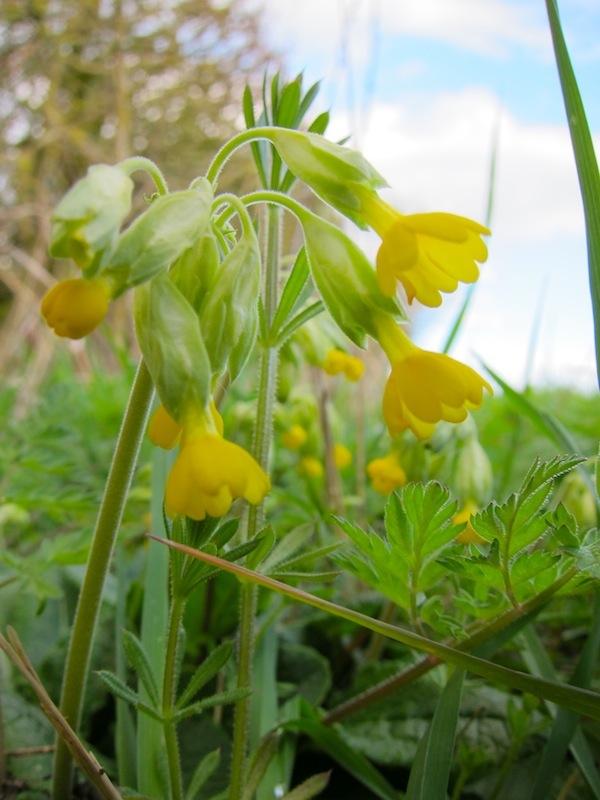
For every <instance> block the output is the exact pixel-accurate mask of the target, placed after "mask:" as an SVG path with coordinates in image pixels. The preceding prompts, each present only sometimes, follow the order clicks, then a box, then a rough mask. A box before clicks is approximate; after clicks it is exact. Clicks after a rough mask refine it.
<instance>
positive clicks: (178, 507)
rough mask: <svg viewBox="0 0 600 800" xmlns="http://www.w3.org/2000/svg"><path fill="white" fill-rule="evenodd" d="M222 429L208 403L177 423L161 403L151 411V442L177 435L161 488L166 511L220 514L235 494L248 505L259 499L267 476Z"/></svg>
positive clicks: (199, 516)
mask: <svg viewBox="0 0 600 800" xmlns="http://www.w3.org/2000/svg"><path fill="white" fill-rule="evenodd" d="M222 433H223V428H222V420H221V417H220V415H219V414H218V412H217V411H216V408H214V405H213V404H211V407H210V408H207V409H202V410H199V409H196V408H188V409H187V411H186V414H185V416H184V419H183V420H182V424H181V425H180V426H179V425H178V423H177V422H176V421H175V420H173V419H172V418H171V417H170V415H169V414H168V412H167V411H166V410H165V409H164V408H163V407H162V406H160V407H159V408H158V409H157V411H156V412H155V415H154V417H153V418H152V420H151V423H150V427H149V434H150V436H151V438H152V441H153V442H154V443H155V444H158V445H159V446H162V447H165V446H169V445H170V446H171V447H172V446H174V445H175V443H176V441H177V440H178V439H179V437H181V445H180V450H179V454H178V456H177V459H176V461H175V463H174V464H173V467H172V469H171V472H170V473H169V477H168V479H167V486H166V492H165V508H166V511H167V514H168V515H169V516H171V517H173V516H176V515H178V514H181V515H183V516H186V517H190V518H191V519H195V520H202V519H204V518H205V517H206V516H207V515H209V516H211V517H221V516H223V515H224V514H226V513H227V512H228V511H229V509H230V508H231V504H232V503H233V501H234V500H235V499H237V498H239V497H243V498H244V499H245V500H247V501H248V502H249V503H252V504H253V505H258V504H259V503H261V502H262V500H263V498H264V496H265V495H266V493H267V492H268V491H269V489H270V481H269V478H268V476H267V475H266V473H265V472H264V471H263V470H262V469H261V467H260V466H259V464H258V463H257V462H256V461H255V460H254V459H253V458H252V456H251V455H250V454H249V453H248V452H246V450H244V448H243V447H240V446H239V445H237V444H234V443H233V442H229V441H227V439H224V438H223V435H222Z"/></svg>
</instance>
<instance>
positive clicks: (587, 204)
mask: <svg viewBox="0 0 600 800" xmlns="http://www.w3.org/2000/svg"><path fill="white" fill-rule="evenodd" d="M546 10H547V12H548V21H549V23H550V31H551V33H552V43H553V45H554V54H555V56H556V66H557V68H558V75H559V78H560V85H561V88H562V93H563V98H564V101H565V111H566V112H567V120H568V122H569V130H570V132H571V142H572V144H573V152H574V154H575V163H576V165H577V175H578V177H579V186H580V189H581V199H582V200H583V212H584V216H585V228H586V236H587V247H588V270H589V279H590V292H591V295H592V309H593V312H594V329H595V339H596V369H597V374H598V376H599V379H600V175H599V174H598V163H597V161H596V154H595V152H594V143H593V141H592V136H591V134H590V128H589V125H588V121H587V118H586V115H585V108H584V105H583V102H582V100H581V95H580V94H579V88H578V86H577V79H576V78H575V73H574V72H573V66H572V64H571V59H570V58H569V51H568V50H567V45H566V42H565V38H564V36H563V32H562V28H561V24H560V18H559V16H558V6H557V3H556V0H546Z"/></svg>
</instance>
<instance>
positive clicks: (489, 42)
mask: <svg viewBox="0 0 600 800" xmlns="http://www.w3.org/2000/svg"><path fill="white" fill-rule="evenodd" d="M254 5H262V6H264V7H265V8H266V10H267V12H268V26H267V28H268V32H270V34H271V37H272V39H273V41H274V42H275V43H279V44H281V43H282V42H283V43H284V44H285V47H286V48H288V47H294V46H296V45H298V46H299V47H301V48H302V50H303V52H306V51H311V50H313V49H314V48H318V49H320V50H321V49H325V48H327V47H329V48H332V49H333V48H336V47H337V46H338V44H339V39H340V36H341V34H342V33H343V32H344V31H346V33H347V34H348V36H349V38H350V37H354V40H355V41H356V40H357V39H358V40H360V41H362V42H363V43H365V42H367V41H368V38H369V37H370V36H371V35H372V32H373V29H374V27H377V26H379V27H380V28H381V29H382V30H383V31H385V33H386V34H402V35H409V36H416V37H419V38H427V39H434V40H438V41H443V42H448V43H450V44H453V45H456V46H458V47H461V48H464V49H466V50H469V51H472V52H478V53H485V54H488V55H493V56H498V57H502V56H504V55H506V53H507V52H508V50H509V49H510V48H511V47H512V46H514V45H523V46H526V47H530V48H534V49H536V50H542V49H546V48H547V47H548V44H549V39H548V34H547V31H546V29H545V27H544V25H543V22H544V20H543V17H542V18H540V15H539V13H536V5H535V4H530V3H526V2H520V3H509V2H506V0H370V2H369V0H339V1H336V2H334V0H329V2H328V1H327V0H303V2H301V3H299V2H298V1H297V0H254Z"/></svg>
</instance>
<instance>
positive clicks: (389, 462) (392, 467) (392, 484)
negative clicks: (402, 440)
mask: <svg viewBox="0 0 600 800" xmlns="http://www.w3.org/2000/svg"><path fill="white" fill-rule="evenodd" d="M367 475H368V476H369V478H370V479H371V484H372V486H373V488H374V489H375V491H376V492H379V493H380V494H390V492H393V491H394V489H398V488H399V487H400V486H404V484H405V483H406V473H405V472H404V470H403V469H402V467H401V465H400V461H399V460H398V456H397V454H396V453H394V452H391V453H388V454H387V456H383V457H382V458H375V459H373V461H370V462H369V464H368V465H367Z"/></svg>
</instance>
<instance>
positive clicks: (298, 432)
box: [281, 425, 308, 450]
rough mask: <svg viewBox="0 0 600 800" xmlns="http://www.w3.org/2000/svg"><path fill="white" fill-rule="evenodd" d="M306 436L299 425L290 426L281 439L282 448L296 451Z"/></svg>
mask: <svg viewBox="0 0 600 800" xmlns="http://www.w3.org/2000/svg"><path fill="white" fill-rule="evenodd" d="M307 438H308V434H307V433H306V431H305V430H304V428H303V427H302V426H301V425H292V427H291V428H288V430H287V431H285V433H284V434H283V436H282V437H281V441H282V442H283V446H284V447H287V448H288V450H298V449H300V448H301V447H302V445H303V444H304V442H305V441H306V440H307Z"/></svg>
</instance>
